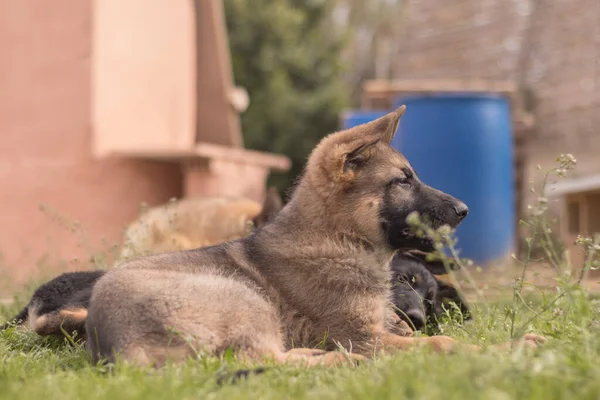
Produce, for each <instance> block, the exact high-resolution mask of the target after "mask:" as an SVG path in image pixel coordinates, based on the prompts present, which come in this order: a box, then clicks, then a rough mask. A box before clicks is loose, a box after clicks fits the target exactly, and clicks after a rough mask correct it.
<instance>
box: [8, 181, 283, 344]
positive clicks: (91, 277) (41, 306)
mask: <svg viewBox="0 0 600 400" xmlns="http://www.w3.org/2000/svg"><path fill="white" fill-rule="evenodd" d="M183 202H184V204H183V205H181V204H180V203H177V204H176V206H178V207H177V208H176V209H177V210H178V211H179V212H180V214H179V215H176V216H172V215H169V214H168V210H167V209H166V207H165V206H161V207H156V208H154V209H152V211H151V212H150V213H149V217H147V218H146V224H142V223H141V222H140V220H138V221H136V222H135V223H133V224H132V225H130V229H128V233H129V234H130V235H129V236H128V235H126V237H127V238H129V239H130V240H131V239H132V237H133V236H135V235H134V233H135V234H137V238H140V237H142V236H144V235H145V236H144V237H145V238H148V237H149V236H151V235H148V234H147V233H148V232H143V230H144V227H145V228H146V229H148V228H149V227H148V225H151V228H150V229H153V230H154V232H153V236H152V239H153V241H151V242H148V241H146V242H143V243H142V246H143V247H144V251H147V252H150V253H151V254H154V253H159V252H163V251H174V250H180V249H189V248H194V247H200V246H201V245H202V244H199V245H198V246H194V245H193V244H194V243H198V242H202V243H205V242H206V241H207V240H210V242H209V243H220V242H225V241H227V240H228V239H230V238H231V237H232V236H243V235H245V233H246V232H247V229H248V228H247V225H248V222H249V221H251V222H252V225H253V226H255V227H260V226H262V225H264V224H266V223H267V222H268V221H269V220H270V219H272V218H273V217H274V215H275V214H277V213H278V212H279V211H280V210H281V208H283V204H282V200H281V197H280V196H279V193H278V192H277V189H275V188H274V187H271V188H269V190H268V191H267V194H266V196H265V200H264V202H263V204H262V207H260V209H259V210H258V212H257V210H256V209H255V208H253V206H254V203H253V202H251V201H249V200H245V199H230V198H218V197H204V198H194V199H186V200H183ZM211 205H212V207H210V206H211ZM227 210H229V211H230V213H229V214H228V213H227ZM207 215H208V216H207ZM146 216H148V214H146ZM217 217H219V218H217ZM177 218H181V219H183V220H184V221H182V222H180V223H179V224H177V225H176V227H178V228H180V229H179V230H177V229H172V230H171V231H170V232H167V231H165V229H166V228H165V224H166V221H167V220H168V219H174V220H175V221H176V219H177ZM250 218H251V219H250ZM248 219H250V220H249V221H248ZM148 221H150V223H148ZM175 221H172V222H175ZM199 221H201V222H203V223H200V224H199V225H198V226H197V227H196V228H197V230H194V225H193V224H194V223H198V222H199ZM161 222H162V223H163V224H162V225H160V223H161ZM210 223H212V224H213V225H215V226H213V227H212V229H210V226H209V225H210ZM159 228H162V230H160V229H159ZM198 231H199V233H198ZM207 231H210V234H209V235H207V234H206V232H207ZM199 238H201V239H199ZM130 250H131V248H129V249H128V250H127V251H130ZM129 255H131V254H129ZM105 272H106V271H105V270H94V271H78V272H68V273H65V274H62V275H59V276H58V277H56V278H54V279H52V280H50V281H48V282H46V283H44V284H43V285H41V286H40V287H39V288H38V289H36V291H35V292H34V293H33V296H32V298H31V300H30V301H29V303H28V304H27V305H26V306H25V307H24V308H23V309H22V310H21V311H20V312H19V313H18V314H17V315H16V316H14V317H13V318H11V319H10V320H9V321H8V322H7V323H5V324H4V325H1V326H0V330H4V329H6V328H8V327H9V326H11V325H21V324H23V323H25V322H27V321H29V325H30V326H31V328H32V329H33V330H34V331H35V332H36V333H38V334H39V335H41V336H48V335H59V336H60V335H62V334H63V330H64V331H65V332H67V333H68V334H71V333H73V332H77V337H78V338H81V339H85V336H86V335H85V319H86V318H87V309H88V305H89V301H90V297H91V295H92V288H93V286H94V284H95V283H96V281H97V280H98V279H100V277H101V276H102V275H104V273H105Z"/></svg>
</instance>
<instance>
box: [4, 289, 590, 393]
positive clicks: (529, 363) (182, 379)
mask: <svg viewBox="0 0 600 400" xmlns="http://www.w3.org/2000/svg"><path fill="white" fill-rule="evenodd" d="M547 301H548V299H544V298H542V296H541V295H538V296H536V298H535V299H532V300H531V301H530V303H529V304H528V305H529V307H531V308H537V309H541V307H542V306H543V304H544V302H547ZM553 306H554V307H552V308H550V309H548V310H547V311H546V312H544V313H542V314H541V315H540V316H539V317H538V318H536V319H535V321H534V322H532V323H531V324H530V325H528V326H525V328H526V330H527V331H535V332H537V333H541V334H543V335H546V336H547V337H548V338H550V340H549V342H548V343H546V345H544V346H543V347H542V348H540V349H539V350H538V351H537V352H533V353H532V352H529V351H526V350H525V349H518V348H517V349H515V351H514V352H513V353H512V354H503V353H499V352H496V351H494V350H492V349H487V350H486V351H484V352H482V353H481V354H472V353H467V352H459V353H457V354H453V355H446V356H443V355H437V354H433V353H432V352H430V351H427V350H425V349H421V350H412V351H409V352H406V353H402V354H396V355H394V356H390V355H386V356H380V357H377V358H376V359H375V360H373V361H369V362H367V363H365V364H363V365H360V366H357V367H339V368H329V369H327V368H313V369H307V368H292V367H280V366H272V368H270V369H268V370H267V372H266V373H264V374H262V375H257V376H251V377H249V378H248V379H247V380H242V381H239V382H237V383H233V384H231V383H226V384H224V385H221V386H220V385H218V384H217V377H218V376H219V375H220V374H221V373H222V372H223V371H233V370H235V369H237V368H241V367H243V366H242V365H241V364H237V363H236V361H235V360H234V358H233V357H232V356H230V355H228V356H225V357H223V358H221V359H217V358H198V359H194V360H189V361H188V362H187V363H186V364H184V365H183V366H174V365H170V366H167V367H166V368H165V369H164V370H162V371H159V372H155V371H147V370H143V369H138V368H133V367H130V366H128V365H126V364H124V363H120V362H119V363H117V364H116V365H115V366H114V367H112V368H108V367H106V366H105V367H101V366H94V365H92V364H90V362H89V361H88V359H87V357H86V355H85V351H84V348H83V347H82V346H81V345H75V346H73V345H70V344H68V343H67V342H66V341H64V342H63V341H60V340H52V339H44V338H40V337H38V336H36V335H35V334H34V333H31V332H29V331H16V330H14V329H10V330H7V331H5V332H2V333H0V398H6V399H14V400H18V399H35V398H50V399H54V398H60V399H62V400H67V399H81V398H86V399H110V400H115V399H117V398H118V399H124V398H128V399H162V398H165V399H167V398H169V399H171V398H176V399H187V398H190V399H192V398H194V399H196V398H224V399H238V398H239V399H241V398H253V399H258V398H260V399H271V398H272V399H281V398H297V399H303V398H306V399H308V398H319V399H333V398H344V399H386V398H394V399H397V398H423V399H425V398H427V399H435V398H457V399H471V398H478V399H479V398H489V399H511V398H530V399H559V398H571V397H577V398H597V397H598V395H599V394H600V380H598V379H597V377H598V376H600V363H598V362H597V360H598V359H599V358H600V335H599V334H598V333H600V332H599V330H600V320H599V318H598V316H599V315H600V313H599V311H600V300H598V299H594V298H590V297H589V296H588V295H586V294H585V293H584V292H581V291H573V292H572V293H570V294H569V295H568V296H564V297H563V298H561V299H560V300H559V301H558V302H556V303H555V304H553ZM510 308H511V301H510V298H508V299H507V300H506V301H496V302H494V303H493V304H475V305H474V306H473V309H474V311H473V312H474V319H473V321H470V322H467V323H464V324H462V325H460V324H458V323H456V322H454V321H452V320H449V319H447V320H445V321H444V322H443V323H442V324H441V326H440V330H441V332H442V333H444V334H449V335H451V336H453V337H456V338H458V339H459V340H461V341H465V342H470V343H482V344H489V343H494V342H499V341H502V340H506V339H508V338H509V334H510V325H511V313H510ZM16 311H17V307H16V306H15V307H11V308H5V309H3V310H2V312H1V314H2V320H4V319H5V317H8V316H9V315H10V314H12V313H14V312H16ZM528 319H530V318H529V315H528V314H527V313H525V312H522V313H519V314H518V315H517V317H516V325H517V326H521V325H522V324H523V323H525V322H526V321H527V320H528Z"/></svg>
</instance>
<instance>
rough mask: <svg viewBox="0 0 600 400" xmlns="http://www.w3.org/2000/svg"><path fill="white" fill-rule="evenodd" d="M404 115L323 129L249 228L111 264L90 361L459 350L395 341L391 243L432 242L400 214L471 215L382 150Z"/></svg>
mask: <svg viewBox="0 0 600 400" xmlns="http://www.w3.org/2000/svg"><path fill="white" fill-rule="evenodd" d="M404 110H405V108H404V107H401V108H399V109H398V110H396V111H394V112H391V113H389V114H387V115H385V116H383V117H381V118H379V119H377V120H374V121H372V122H369V123H367V124H363V125H360V126H357V127H354V128H351V129H349V130H346V131H341V132H337V133H334V134H331V135H329V136H327V137H325V138H324V139H323V140H322V141H321V142H320V143H319V145H318V146H317V147H316V148H315V149H314V150H313V151H312V153H311V155H310V157H309V159H308V163H307V166H306V168H305V172H304V174H303V176H302V178H301V179H300V181H299V183H298V185H297V187H296V189H295V191H294V193H293V195H292V196H291V199H290V201H289V202H288V203H287V204H286V205H285V207H284V208H283V209H282V210H281V212H279V213H278V214H277V215H276V216H275V218H274V219H273V220H272V221H271V222H270V223H268V224H266V225H264V226H263V227H261V228H259V229H257V230H255V231H254V232H253V233H251V234H250V235H249V236H247V237H245V238H243V239H239V240H235V241H232V242H228V243H223V244H220V245H216V246H211V247H205V248H201V249H196V250H188V251H181V252H174V253H164V254H157V255H151V256H147V257H143V258H139V259H136V260H133V261H130V262H127V263H125V264H123V265H121V266H119V267H116V268H113V269H112V270H110V271H108V272H107V273H106V274H105V275H104V276H103V277H101V278H100V279H99V280H98V282H97V283H96V285H95V286H94V290H93V293H92V298H91V302H90V307H89V312H88V317H87V320H86V331H87V333H88V337H89V340H88V341H87V348H88V352H89V354H90V355H91V357H92V358H93V359H94V360H99V359H108V360H112V359H114V358H115V356H116V355H117V354H118V355H120V356H122V357H124V358H125V359H126V360H129V361H132V362H136V363H138V364H142V365H155V366H156V365H161V364H163V363H164V362H165V361H166V360H167V359H169V358H171V359H173V360H174V361H180V360H183V359H185V358H187V357H188V356H190V355H194V354H197V352H198V351H201V352H206V353H208V354H221V353H223V352H225V351H226V350H227V349H233V350H234V351H235V352H236V353H237V354H238V356H240V357H242V358H246V359H251V360H262V359H264V358H265V357H268V358H271V359H273V360H275V361H276V362H279V363H290V362H303V363H306V364H307V365H315V364H325V365H333V364H337V363H339V362H346V361H347V360H348V359H349V357H348V356H347V355H346V354H345V353H344V352H337V351H323V350H314V349H312V348H311V347H312V346H315V345H317V344H323V345H324V346H325V348H326V349H327V350H334V349H336V348H338V346H343V347H345V348H346V349H348V350H352V351H353V354H352V355H351V357H350V358H354V359H363V358H364V357H365V356H366V357H369V356H372V355H373V354H375V353H376V352H377V351H379V350H385V351H398V350H405V349H408V348H413V347H415V346H421V345H425V346H430V347H431V348H432V349H433V350H435V351H442V352H445V351H449V350H451V349H453V348H455V347H457V343H456V342H455V341H454V340H453V339H452V338H450V337H446V336H432V337H404V336H401V335H400V334H401V333H402V332H399V331H398V328H397V327H398V324H397V320H398V317H397V315H396V314H395V313H394V307H393V302H392V299H391V297H392V296H391V288H390V284H389V280H390V278H391V270H390V262H391V260H392V258H393V256H394V255H395V253H396V252H397V251H398V250H404V249H419V250H423V251H429V250H431V249H432V243H431V241H430V240H427V239H421V238H418V237H417V236H416V235H414V234H413V233H412V231H411V230H410V229H409V225H408V223H407V222H406V219H407V217H408V216H409V214H411V213H412V212H414V211H418V212H419V213H420V214H421V215H423V216H425V217H427V220H428V221H429V222H430V224H431V225H432V226H433V227H434V228H437V227H440V226H442V225H444V224H447V225H450V226H452V227H455V226H457V225H458V224H459V223H460V222H461V221H462V220H463V218H464V217H465V216H466V215H467V212H468V209H467V206H466V205H465V204H463V203H462V202H460V201H459V200H457V199H455V198H453V197H452V196H449V195H448V194H445V193H443V192H440V191H439V190H436V189H434V188H432V187H429V186H427V185H425V184H424V183H422V182H421V181H419V179H418V177H417V175H416V173H415V172H414V170H413V169H412V168H411V166H410V164H409V162H408V161H407V160H406V159H405V158H404V157H403V156H402V155H401V154H400V153H399V152H397V151H396V150H394V149H393V148H392V147H391V146H390V142H391V140H392V138H393V136H394V134H395V132H396V129H397V127H398V122H399V119H400V116H401V115H402V114H403V113H404ZM542 340H543V338H541V337H539V336H537V335H527V336H525V338H524V342H525V343H527V344H529V345H531V346H536V345H537V343H538V341H542ZM465 346H466V345H465ZM469 348H471V349H479V348H478V347H476V346H469Z"/></svg>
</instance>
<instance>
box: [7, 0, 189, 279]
mask: <svg viewBox="0 0 600 400" xmlns="http://www.w3.org/2000/svg"><path fill="white" fill-rule="evenodd" d="M90 13H91V1H90V0H53V1H50V2H49V1H42V0H7V1H3V2H1V3H0V88H1V89H0V199H1V203H0V204H1V206H0V252H1V253H2V258H1V259H0V280H3V278H6V276H10V277H14V278H16V279H18V280H22V279H24V278H27V277H28V276H30V275H31V274H32V273H34V272H35V271H36V268H37V267H38V266H43V267H46V268H49V267H50V266H51V265H54V264H56V263H58V262H66V263H67V266H66V268H68V269H74V268H78V267H79V266H80V265H81V263H84V262H85V261H86V260H88V259H89V257H90V256H91V255H92V254H93V253H94V251H96V250H97V249H100V248H102V247H105V246H104V245H103V244H102V243H108V244H114V243H118V242H119V241H120V239H121V229H122V227H123V226H124V225H125V224H126V223H128V222H129V221H131V220H132V219H133V218H135V216H136V214H137V210H138V208H139V205H140V203H141V202H148V203H149V204H151V205H152V204H158V203H162V202H165V201H167V200H168V199H169V198H170V197H171V196H179V195H181V193H182V179H181V172H180V167H179V165H178V164H172V163H171V164H169V163H159V162H156V163H153V162H141V161H132V160H105V161H98V160H96V159H94V158H93V156H92V153H91V150H92V146H91V143H92V125H91V121H90V112H91V107H90V97H91V96H90V90H91V89H90V86H91V85H90V75H91V73H90V56H91V53H92V48H91V24H90V20H91V18H90V17H91V15H90ZM42 204H45V205H46V206H47V207H48V209H50V210H51V211H45V212H42V211H40V205H42ZM52 214H55V215H54V216H52ZM57 215H58V216H57ZM60 220H62V221H60ZM74 221H78V223H79V225H80V226H81V227H82V232H83V233H81V232H78V231H77V230H76V229H75V232H73V225H74ZM103 238H105V239H106V240H103ZM42 257H47V259H46V260H45V261H43V262H41V263H38V261H39V260H40V259H41V258H42ZM75 258H77V259H78V260H79V261H78V262H73V259H75ZM0 290H1V289H0Z"/></svg>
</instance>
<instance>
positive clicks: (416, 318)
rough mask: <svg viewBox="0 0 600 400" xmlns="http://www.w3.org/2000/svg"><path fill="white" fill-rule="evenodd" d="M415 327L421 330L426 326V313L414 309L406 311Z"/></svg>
mask: <svg viewBox="0 0 600 400" xmlns="http://www.w3.org/2000/svg"><path fill="white" fill-rule="evenodd" d="M406 316H407V317H408V318H409V319H410V321H411V322H412V324H413V325H414V326H415V329H416V330H418V331H420V330H421V329H422V328H423V326H425V314H424V313H423V311H421V310H417V309H413V310H408V311H407V312H406Z"/></svg>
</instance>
